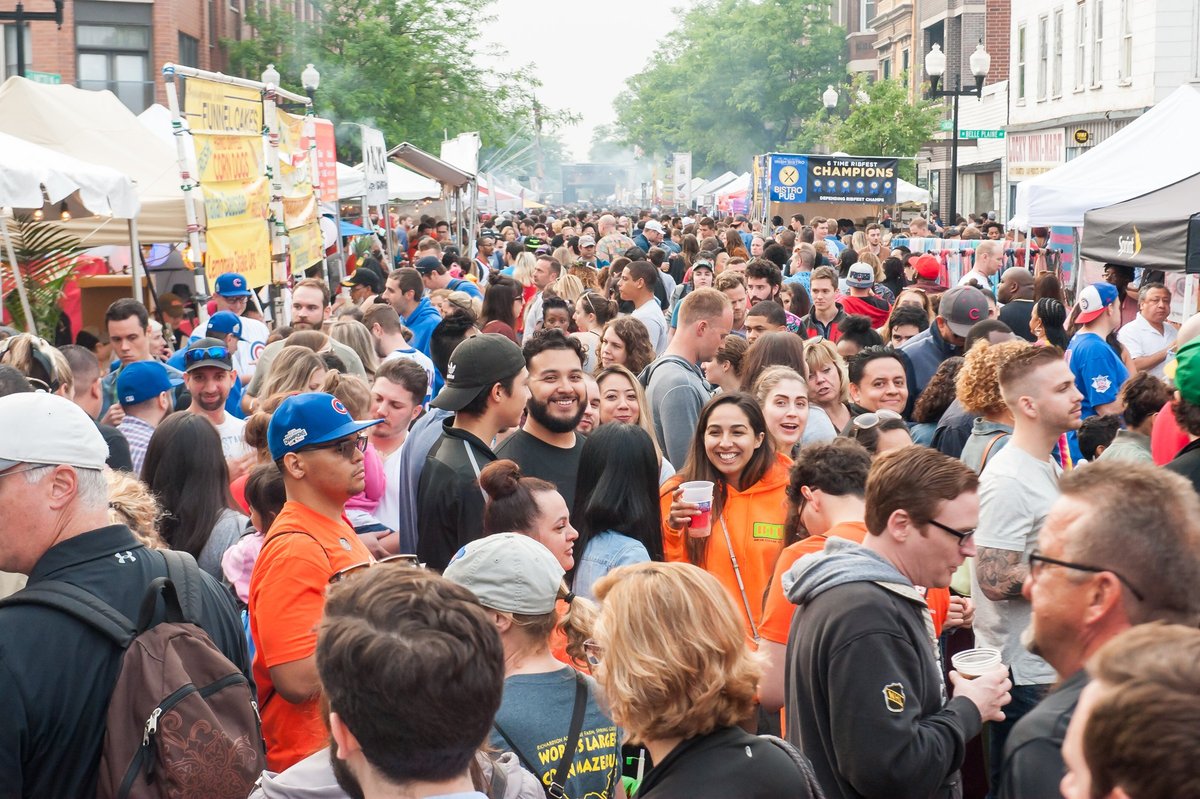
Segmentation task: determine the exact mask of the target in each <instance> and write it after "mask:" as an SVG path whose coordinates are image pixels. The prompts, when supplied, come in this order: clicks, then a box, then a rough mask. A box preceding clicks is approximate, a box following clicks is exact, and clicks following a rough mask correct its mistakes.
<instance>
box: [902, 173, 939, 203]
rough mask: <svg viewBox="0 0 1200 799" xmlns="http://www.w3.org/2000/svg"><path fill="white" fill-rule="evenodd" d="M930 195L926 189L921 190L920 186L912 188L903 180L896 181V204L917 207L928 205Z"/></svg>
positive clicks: (912, 186)
mask: <svg viewBox="0 0 1200 799" xmlns="http://www.w3.org/2000/svg"><path fill="white" fill-rule="evenodd" d="M930 199H931V198H930V194H929V191H928V189H922V188H921V187H920V186H914V185H913V184H911V183H909V182H908V181H907V180H904V179H903V178H899V179H897V180H896V202H897V203H900V204H901V205H903V204H904V203H916V204H917V205H929V203H930Z"/></svg>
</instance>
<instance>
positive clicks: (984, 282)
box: [958, 269, 992, 291]
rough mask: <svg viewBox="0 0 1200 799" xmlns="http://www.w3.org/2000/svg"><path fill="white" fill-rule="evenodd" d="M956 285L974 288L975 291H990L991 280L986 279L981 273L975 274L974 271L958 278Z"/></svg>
mask: <svg viewBox="0 0 1200 799" xmlns="http://www.w3.org/2000/svg"><path fill="white" fill-rule="evenodd" d="M958 285H960V286H974V287H975V288H977V289H987V290H988V291H991V289H992V286H991V280H989V279H988V276H987V275H985V274H983V273H982V272H976V271H975V270H974V269H972V270H971V271H970V272H967V273H966V274H965V275H963V276H962V277H961V278H959V279H958Z"/></svg>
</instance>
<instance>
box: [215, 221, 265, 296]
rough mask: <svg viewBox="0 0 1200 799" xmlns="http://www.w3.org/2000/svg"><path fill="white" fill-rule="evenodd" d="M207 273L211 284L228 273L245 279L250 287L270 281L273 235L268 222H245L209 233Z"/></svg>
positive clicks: (256, 286)
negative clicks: (236, 274) (239, 275)
mask: <svg viewBox="0 0 1200 799" xmlns="http://www.w3.org/2000/svg"><path fill="white" fill-rule="evenodd" d="M205 239H206V240H207V242H208V256H207V258H206V260H205V263H204V272H205V274H206V275H207V276H208V280H209V285H211V284H212V282H213V281H215V280H216V279H217V278H218V277H219V276H220V275H223V274H225V273H226V272H238V273H240V274H242V275H244V276H245V277H246V281H247V282H248V283H249V284H250V286H251V288H258V287H259V286H264V285H266V284H267V283H270V282H271V235H270V231H269V229H268V228H267V225H266V223H265V222H261V221H255V222H242V223H241V224H236V225H229V226H228V227H219V228H216V229H213V230H209V231H208V234H207V235H206V236H205Z"/></svg>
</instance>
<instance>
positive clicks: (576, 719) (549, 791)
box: [492, 672, 588, 799]
mask: <svg viewBox="0 0 1200 799" xmlns="http://www.w3.org/2000/svg"><path fill="white" fill-rule="evenodd" d="M587 698H588V688H587V682H585V681H584V679H583V676H582V675H581V674H580V673H579V672H575V707H574V709H573V710H572V711H571V728H570V730H569V731H568V733H567V743H566V748H564V749H563V754H562V759H561V760H559V761H558V767H557V768H556V769H555V770H554V779H553V780H551V782H550V784H549V785H545V784H544V783H543V784H542V790H544V791H545V792H546V796H547V797H548V799H564V797H565V796H566V783H567V774H568V773H569V772H570V770H571V764H572V763H573V762H574V761H575V750H576V749H577V748H578V747H579V735H580V733H581V732H583V716H584V713H585V712H586V711H587ZM492 728H493V729H494V730H495V731H496V732H498V733H500V737H501V738H503V739H504V742H505V743H507V744H508V746H509V749H511V750H512V752H513V754H515V755H516V756H517V759H518V760H519V761H521V764H522V765H523V766H525V769H526V770H527V771H529V772H530V773H532V774H534V775H535V776H536V777H537V778H538V781H539V782H542V776H543V775H542V771H541V769H539V768H538V767H537V766H535V765H533V763H532V762H531V761H530V760H529V758H527V757H525V753H524V752H522V751H521V750H520V749H519V748H517V745H516V744H515V743H514V742H513V739H512V738H510V737H509V735H508V733H506V732H505V731H504V728H503V727H501V726H500V723H499V722H498V721H496V720H494V719H493V720H492Z"/></svg>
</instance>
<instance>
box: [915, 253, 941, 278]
mask: <svg viewBox="0 0 1200 799" xmlns="http://www.w3.org/2000/svg"><path fill="white" fill-rule="evenodd" d="M913 266H914V268H915V269H916V270H917V276H918V277H923V278H925V279H926V280H937V279H938V276H939V275H941V274H942V262H941V261H939V260H938V259H937V257H936V256H933V255H922V256H921V257H920V258H918V259H917V260H916V262H915V263H914V264H913Z"/></svg>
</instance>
